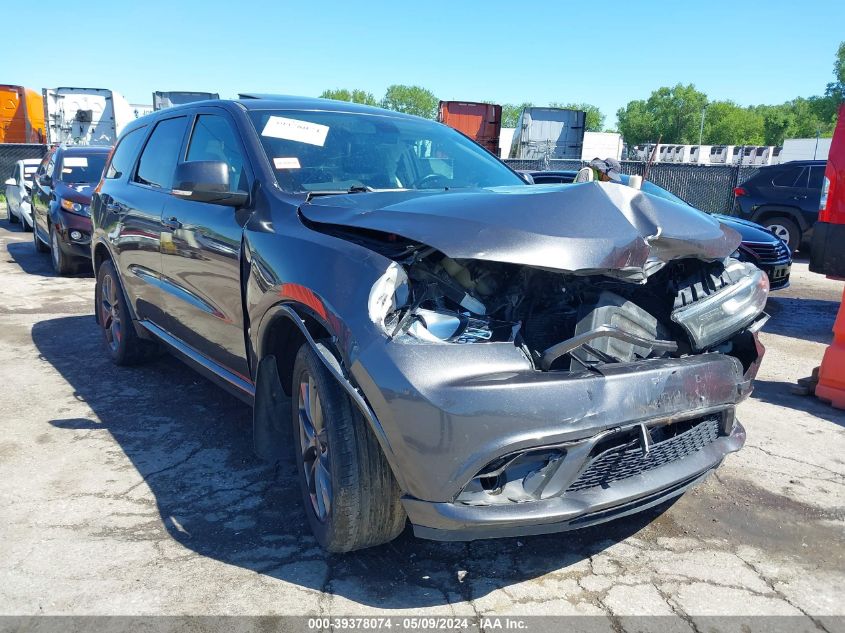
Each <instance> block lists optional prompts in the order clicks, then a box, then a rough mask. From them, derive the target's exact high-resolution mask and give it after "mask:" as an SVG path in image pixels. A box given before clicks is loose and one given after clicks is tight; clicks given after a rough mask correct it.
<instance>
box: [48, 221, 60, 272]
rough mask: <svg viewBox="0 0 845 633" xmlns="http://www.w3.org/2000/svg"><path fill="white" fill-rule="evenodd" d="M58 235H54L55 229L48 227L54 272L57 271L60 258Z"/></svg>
mask: <svg viewBox="0 0 845 633" xmlns="http://www.w3.org/2000/svg"><path fill="white" fill-rule="evenodd" d="M59 248H61V247H60V246H59V234H58V233H56V229H54V228H53V227H52V226H51V227H50V255H51V256H52V258H53V266H55V268H56V270H59V264H60V261H59V258H60V257H61V253H60V251H59Z"/></svg>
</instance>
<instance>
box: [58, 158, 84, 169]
mask: <svg viewBox="0 0 845 633" xmlns="http://www.w3.org/2000/svg"><path fill="white" fill-rule="evenodd" d="M62 167H88V158H87V157H85V156H65V159H64V160H63V161H62Z"/></svg>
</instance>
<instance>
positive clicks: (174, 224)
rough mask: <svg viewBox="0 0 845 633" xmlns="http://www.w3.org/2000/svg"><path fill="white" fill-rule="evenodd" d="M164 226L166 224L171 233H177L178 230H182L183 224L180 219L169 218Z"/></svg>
mask: <svg viewBox="0 0 845 633" xmlns="http://www.w3.org/2000/svg"><path fill="white" fill-rule="evenodd" d="M162 224H164V226H166V227H167V228H168V229H170V230H171V231H175V230H176V229H181V228H182V223H181V222H180V221H179V218H177V217H170V218H167V219H166V220H165V221H164V222H163V223H162Z"/></svg>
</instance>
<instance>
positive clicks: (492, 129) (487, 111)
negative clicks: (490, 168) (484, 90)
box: [437, 101, 502, 156]
mask: <svg viewBox="0 0 845 633" xmlns="http://www.w3.org/2000/svg"><path fill="white" fill-rule="evenodd" d="M437 120H438V121H440V122H441V123H445V124H446V125H448V126H449V127H453V128H455V129H456V130H458V131H459V132H463V133H464V134H466V135H467V136H468V137H470V138H471V139H472V140H474V141H475V142H476V143H478V144H479V145H481V147H483V148H484V149H486V150H487V151H488V152H490V153H491V154H493V155H494V156H498V155H499V135H500V134H501V129H502V106H500V105H494V104H492V103H473V102H470V101H441V102H440V109H439V112H438V116H437Z"/></svg>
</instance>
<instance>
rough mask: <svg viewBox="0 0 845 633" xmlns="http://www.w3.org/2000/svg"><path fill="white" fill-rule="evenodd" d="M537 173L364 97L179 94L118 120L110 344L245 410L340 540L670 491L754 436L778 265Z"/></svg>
mask: <svg viewBox="0 0 845 633" xmlns="http://www.w3.org/2000/svg"><path fill="white" fill-rule="evenodd" d="M431 148H436V152H433V153H432V151H431ZM545 189H546V190H543V189H541V188H538V187H529V186H527V185H526V184H525V182H524V181H523V180H521V179H520V178H519V176H518V175H517V174H516V173H515V172H513V171H512V170H510V169H509V168H508V167H507V166H506V165H505V164H504V163H502V162H501V161H500V160H498V159H497V158H495V157H494V156H492V155H491V154H490V153H489V152H487V151H486V150H484V149H482V148H481V147H480V146H478V145H477V144H475V143H474V142H472V141H471V140H469V139H468V138H466V137H465V136H463V135H462V134H460V133H459V132H457V131H455V130H453V129H451V128H449V127H447V126H444V125H441V124H438V123H435V122H433V121H428V120H423V119H419V118H417V117H412V116H408V115H405V114H400V113H397V112H390V111H386V110H381V109H378V108H372V107H369V106H364V105H359V104H352V103H343V102H336V101H327V100H321V99H304V98H294V97H289V98H283V97H278V98H273V99H269V98H264V99H261V98H255V99H243V100H241V101H234V102H233V101H205V102H198V103H194V104H188V105H183V106H176V107H173V108H169V109H167V110H162V111H160V112H157V113H155V114H152V115H149V116H147V117H145V118H142V119H138V120H137V121H134V122H132V123H130V124H129V125H128V126H127V129H126V131H125V132H124V133H123V135H122V137H121V139H120V141H119V143H118V145H117V147H116V149H115V151H114V153H113V155H112V157H111V161H110V163H109V164H108V165H107V168H106V172H105V174H104V178H103V180H102V182H101V184H100V185H99V187H98V191H97V192H96V193H95V194H94V197H93V201H92V207H91V208H92V220H93V226H94V235H93V238H92V254H93V262H94V268H95V271H96V277H97V282H96V288H95V306H96V317H97V321H98V323H99V325H100V327H101V329H102V332H103V339H104V341H105V346H106V349H107V352H108V353H109V354H110V356H111V358H112V359H113V361H114V362H115V363H117V364H118V365H126V364H130V363H136V362H140V361H142V360H144V359H145V358H148V357H149V355H150V354H151V351H152V350H153V349H154V348H155V346H156V345H163V346H164V347H165V348H167V349H169V350H171V351H173V352H174V353H176V354H177V355H178V356H180V357H181V358H182V359H184V360H185V361H186V362H188V363H189V364H190V365H192V366H193V367H195V368H197V369H198V370H199V371H201V372H202V373H204V374H205V375H206V376H208V377H209V378H211V379H212V380H215V381H216V382H218V383H219V384H220V385H222V386H224V387H226V388H227V389H229V390H230V391H231V392H233V393H235V394H236V395H238V396H239V397H241V398H242V399H243V400H244V401H245V402H248V403H250V404H252V405H253V406H254V425H253V432H254V442H255V445H256V448H257V450H258V452H259V453H261V454H263V455H267V456H269V457H271V458H273V459H275V458H277V457H278V456H279V455H280V454H282V452H283V451H286V450H290V444H293V450H294V452H295V454H296V463H297V472H298V480H299V484H300V488H301V491H302V497H303V502H304V505H305V512H306V515H307V520H308V522H309V524H310V526H311V529H312V531H313V532H314V534H315V536H316V538H317V540H318V542H319V543H320V544H321V545H322V546H323V547H325V548H327V549H329V550H331V551H348V550H353V549H357V548H362V547H369V546H372V545H377V544H379V543H384V542H386V541H389V540H390V539H392V538H394V537H395V536H396V535H397V534H399V533H400V532H401V531H402V529H403V526H404V525H405V522H406V517H407V518H409V519H410V522H411V524H412V525H413V526H414V531H415V533H416V534H417V535H420V536H424V537H428V538H433V539H442V540H470V539H477V538H490V537H498V536H507V535H515V534H526V533H531V534H535V533H542V532H557V531H563V530H568V529H573V528H578V527H583V526H587V525H591V524H595V523H600V522H602V521H608V520H611V519H614V518H619V517H623V516H626V515H628V514H631V513H633V512H637V511H639V510H642V509H644V508H648V507H651V506H654V505H657V504H660V503H662V502H664V501H666V500H668V499H672V498H674V497H676V496H678V495H680V494H682V492H683V491H684V490H686V489H688V488H689V487H690V486H692V485H694V484H695V483H697V482H699V481H701V480H702V479H703V478H704V477H705V476H706V475H707V473H709V472H710V471H711V470H713V469H714V468H716V467H717V466H718V465H719V464H720V463H721V461H722V459H723V458H724V457H725V455H726V454H727V453H730V452H732V451H736V450H738V449H739V448H740V447H741V446H742V444H743V442H744V439H745V431H744V429H743V427H742V426H741V424H740V423H739V421H738V420H737V419H736V415H735V410H736V405H737V403H738V402H739V401H741V400H742V399H744V398H745V397H746V396H747V395H748V393H749V391H750V389H751V383H752V380H753V378H754V376H755V375H756V372H757V368H758V365H759V363H760V360H761V356H762V353H763V352H762V348H761V347H760V346H759V345H758V344H757V342H756V332H757V330H758V329H759V327H760V326H761V325H762V323H763V322H764V320H765V318H766V317H765V315H763V314H762V313H761V311H762V309H763V306H764V304H765V301H766V297H767V294H768V280H767V278H766V276H765V274H763V273H762V272H761V271H759V270H757V269H756V268H754V267H753V266H750V265H749V264H746V263H743V262H739V261H736V260H734V259H732V258H731V257H730V255H731V253H733V252H734V251H735V250H736V249H737V247H738V246H739V244H740V237H739V235H738V234H736V233H735V232H734V231H732V230H731V229H729V228H726V227H724V226H722V225H721V224H719V223H718V222H717V221H715V220H713V219H712V218H709V217H707V216H706V215H704V214H701V213H698V212H696V211H694V210H693V209H690V208H688V207H680V206H679V205H676V204H674V203H671V202H668V201H666V200H663V199H661V198H656V197H651V196H646V195H644V194H642V193H641V192H639V191H636V190H634V189H631V188H628V187H620V186H618V185H614V184H607V183H591V184H588V185H585V186H579V187H547V188H545ZM177 401H178V398H177ZM285 425H289V428H291V429H292V431H293V435H292V440H288V441H287V442H288V443H287V444H286V443H285V440H284V439H283V438H284V437H290V435H287V436H285V435H283V434H282V433H281V432H280V429H281V428H283V427H284V426H285Z"/></svg>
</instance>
